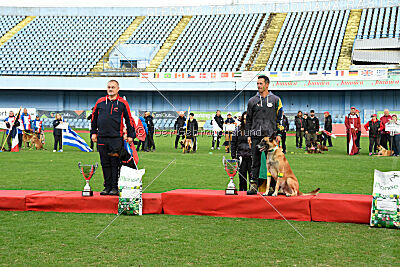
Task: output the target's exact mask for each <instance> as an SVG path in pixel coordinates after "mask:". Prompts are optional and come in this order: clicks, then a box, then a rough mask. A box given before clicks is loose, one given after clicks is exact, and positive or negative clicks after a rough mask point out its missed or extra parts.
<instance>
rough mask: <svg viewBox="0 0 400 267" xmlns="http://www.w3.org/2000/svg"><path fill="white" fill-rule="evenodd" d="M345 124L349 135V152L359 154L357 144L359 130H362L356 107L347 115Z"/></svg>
mask: <svg viewBox="0 0 400 267" xmlns="http://www.w3.org/2000/svg"><path fill="white" fill-rule="evenodd" d="M344 125H345V126H346V136H347V154H349V155H356V154H359V152H358V147H357V145H356V139H357V132H358V131H360V130H361V124H360V118H359V116H358V115H357V114H356V108H355V107H351V108H350V113H349V114H348V115H347V116H346V118H345V120H344Z"/></svg>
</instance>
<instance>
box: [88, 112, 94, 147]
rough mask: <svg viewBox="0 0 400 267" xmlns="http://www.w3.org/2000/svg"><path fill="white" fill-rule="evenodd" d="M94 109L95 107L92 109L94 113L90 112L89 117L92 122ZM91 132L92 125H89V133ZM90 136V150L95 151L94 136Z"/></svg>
mask: <svg viewBox="0 0 400 267" xmlns="http://www.w3.org/2000/svg"><path fill="white" fill-rule="evenodd" d="M93 109H94V107H92V112H90V114H89V116H88V117H87V120H88V121H92V114H93ZM91 130H92V124H91V123H89V132H90V131H91ZM89 135H90V148H91V149H92V150H93V151H94V149H93V148H94V143H93V140H92V134H91V133H90V134H89Z"/></svg>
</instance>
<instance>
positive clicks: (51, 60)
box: [0, 16, 134, 75]
mask: <svg viewBox="0 0 400 267" xmlns="http://www.w3.org/2000/svg"><path fill="white" fill-rule="evenodd" d="M133 20H134V18H133V17H106V16H84V17H72V16H39V17H36V18H35V19H34V20H33V21H32V22H31V23H29V24H28V25H27V26H25V27H24V28H22V29H21V30H20V31H19V32H18V33H16V35H15V36H13V37H12V38H11V39H10V40H9V41H8V42H6V43H5V44H4V45H3V46H1V47H0V58H1V61H0V73H1V74H13V75H87V74H88V73H89V71H90V70H91V68H93V67H94V65H95V64H96V63H97V62H98V61H99V60H100V59H101V57H102V56H103V55H104V54H105V53H106V51H107V50H108V49H109V47H110V46H111V45H112V44H114V42H115V41H116V40H117V39H118V37H119V36H120V35H121V34H122V33H123V32H124V30H125V29H126V28H127V27H128V26H129V25H130V23H131V22H132V21H133Z"/></svg>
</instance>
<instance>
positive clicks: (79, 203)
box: [0, 190, 162, 214]
mask: <svg viewBox="0 0 400 267" xmlns="http://www.w3.org/2000/svg"><path fill="white" fill-rule="evenodd" d="M81 194H82V193H81V192H80V191H29V190H0V210H22V211H24V210H31V211H55V212H77V213H114V214H116V213H117V210H118V197H117V196H100V194H99V193H98V192H94V196H93V197H82V195H81ZM142 197H143V214H160V213H162V201H161V194H155V193H143V195H142Z"/></svg>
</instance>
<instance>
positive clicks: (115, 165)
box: [97, 137, 123, 189]
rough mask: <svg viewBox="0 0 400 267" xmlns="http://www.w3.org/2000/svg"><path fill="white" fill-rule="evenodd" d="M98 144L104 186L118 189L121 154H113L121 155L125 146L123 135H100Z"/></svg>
mask: <svg viewBox="0 0 400 267" xmlns="http://www.w3.org/2000/svg"><path fill="white" fill-rule="evenodd" d="M97 146H98V151H99V153H100V162H101V167H102V169H103V176H104V187H105V188H107V189H118V179H119V172H120V169H121V161H120V159H119V156H116V155H112V154H118V155H119V153H120V152H121V148H122V146H123V139H122V137H98V140H97Z"/></svg>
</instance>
